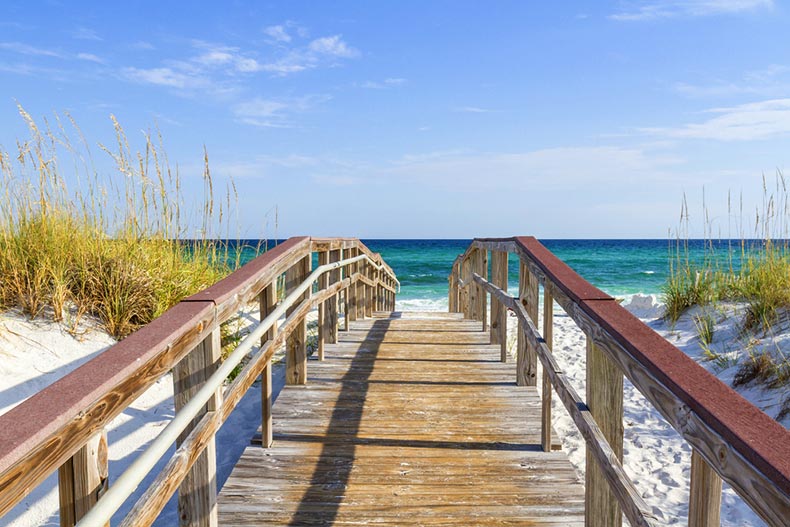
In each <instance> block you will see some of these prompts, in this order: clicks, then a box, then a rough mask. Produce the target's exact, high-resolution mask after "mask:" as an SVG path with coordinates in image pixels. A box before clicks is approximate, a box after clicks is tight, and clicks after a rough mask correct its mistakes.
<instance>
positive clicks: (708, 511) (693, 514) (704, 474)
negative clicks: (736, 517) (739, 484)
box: [689, 450, 722, 527]
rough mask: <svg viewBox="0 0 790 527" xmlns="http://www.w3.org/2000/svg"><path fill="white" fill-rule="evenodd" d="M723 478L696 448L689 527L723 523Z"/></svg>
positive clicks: (693, 457)
mask: <svg viewBox="0 0 790 527" xmlns="http://www.w3.org/2000/svg"><path fill="white" fill-rule="evenodd" d="M721 488H722V483H721V478H720V477H719V475H718V474H716V472H715V471H714V470H713V469H712V468H710V465H708V464H707V463H706V462H705V460H704V459H702V456H700V455H699V454H698V453H697V451H696V450H692V452H691V489H690V491H689V527H718V526H719V525H721Z"/></svg>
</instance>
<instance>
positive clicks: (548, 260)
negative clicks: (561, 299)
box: [513, 236, 614, 303]
mask: <svg viewBox="0 0 790 527" xmlns="http://www.w3.org/2000/svg"><path fill="white" fill-rule="evenodd" d="M513 240H514V241H515V242H516V245H517V246H518V247H519V248H521V249H522V250H523V251H524V252H525V253H526V254H527V255H528V256H529V257H530V259H531V260H532V261H534V262H535V263H536V264H537V265H538V267H540V268H541V270H542V271H543V272H544V273H545V274H546V276H548V277H549V278H551V281H552V282H554V283H555V284H556V285H557V286H559V288H560V289H561V290H562V291H563V292H564V293H565V294H566V295H567V296H568V297H569V298H570V299H571V300H573V301H574V302H576V303H579V302H581V301H583V300H614V299H613V298H612V297H611V296H609V295H607V294H606V293H604V292H603V291H601V290H600V289H598V288H597V287H595V286H594V285H592V284H591V283H590V282H588V281H587V280H585V279H584V278H582V277H581V276H579V274H578V273H577V272H576V271H574V270H573V269H571V268H570V266H568V264H566V263H565V262H563V261H562V260H560V259H559V258H557V256H555V255H554V253H552V252H551V251H549V250H548V249H547V248H546V247H545V246H544V245H543V244H542V243H540V242H539V241H538V240H537V239H536V238H535V237H534V236H517V237H515V238H513Z"/></svg>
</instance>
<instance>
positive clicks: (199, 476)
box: [173, 328, 222, 527]
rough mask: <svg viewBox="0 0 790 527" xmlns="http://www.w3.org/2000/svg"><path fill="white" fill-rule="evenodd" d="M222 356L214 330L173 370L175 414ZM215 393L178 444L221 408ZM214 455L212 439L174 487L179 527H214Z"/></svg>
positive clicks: (215, 487) (215, 515)
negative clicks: (175, 487) (176, 488)
mask: <svg viewBox="0 0 790 527" xmlns="http://www.w3.org/2000/svg"><path fill="white" fill-rule="evenodd" d="M221 354H222V345H221V343H220V330H219V328H217V329H215V330H214V331H213V332H212V333H211V335H209V336H208V337H207V338H206V339H205V340H204V341H203V342H202V343H201V344H200V345H199V346H198V347H196V348H195V349H194V350H192V351H191V352H190V353H189V355H187V356H186V357H184V358H183V359H182V360H181V362H179V363H178V364H176V366H175V367H174V368H173V393H174V395H173V397H174V400H175V409H176V412H178V411H179V410H180V409H181V408H183V407H184V405H186V404H187V403H188V402H189V400H190V399H191V398H192V396H193V395H194V394H195V393H197V391H198V390H199V389H200V388H201V387H202V386H203V384H205V382H206V381H207V380H208V378H209V377H211V374H212V373H214V372H215V371H216V370H217V368H219V364H220V360H221ZM221 404H222V403H221V393H220V391H219V390H217V392H216V393H215V394H214V396H213V397H212V398H211V399H209V401H208V402H207V403H206V405H205V406H204V408H203V410H202V411H201V412H200V413H199V414H198V415H196V416H195V419H194V420H193V421H192V424H191V425H190V426H188V427H187V428H186V429H185V430H184V431H183V432H182V433H181V434H180V435H179V437H178V440H177V441H176V445H179V446H180V445H181V444H182V443H183V442H184V441H185V440H186V438H187V436H188V435H189V433H190V432H191V431H192V430H193V429H194V427H195V426H196V425H197V423H198V422H199V420H200V419H201V418H202V417H203V415H205V414H206V413H208V412H214V411H216V410H217V409H218V408H219V407H220V405H221ZM216 500H217V452H216V445H215V440H214V437H213V436H212V437H211V438H210V439H207V441H206V445H205V449H204V450H203V452H202V453H201V454H200V455H199V456H197V458H196V459H195V461H194V463H193V464H192V467H191V468H190V469H189V471H188V472H187V473H186V474H185V477H184V479H183V481H182V482H181V485H179V487H178V517H179V524H180V525H181V527H216V525H217V501H216Z"/></svg>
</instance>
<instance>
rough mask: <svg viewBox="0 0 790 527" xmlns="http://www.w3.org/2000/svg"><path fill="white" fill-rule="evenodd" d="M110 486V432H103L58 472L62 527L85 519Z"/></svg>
mask: <svg viewBox="0 0 790 527" xmlns="http://www.w3.org/2000/svg"><path fill="white" fill-rule="evenodd" d="M107 483H108V479H107V432H102V433H101V434H98V435H96V436H94V437H92V438H91V439H90V440H89V441H88V442H87V443H86V444H85V445H84V446H83V447H82V448H80V449H79V450H78V451H77V453H76V454H74V455H73V456H72V457H71V458H70V459H69V460H68V461H66V462H65V463H64V464H63V465H62V466H61V467H60V468H59V469H58V495H59V498H60V525H61V527H72V526H73V525H74V524H75V523H77V521H79V520H80V519H81V518H82V517H83V516H85V514H86V513H87V512H88V510H90V508H91V507H93V505H94V504H95V503H96V501H97V500H98V499H99V497H100V496H101V495H102V493H103V492H104V491H105V490H106V489H107ZM107 525H108V526H109V523H107Z"/></svg>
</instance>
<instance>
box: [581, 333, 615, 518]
mask: <svg viewBox="0 0 790 527" xmlns="http://www.w3.org/2000/svg"><path fill="white" fill-rule="evenodd" d="M587 406H588V407H589V409H590V413H591V414H592V416H593V418H594V419H595V422H596V423H597V424H598V427H599V428H600V429H601V432H603V434H604V437H606V440H607V441H608V442H609V445H610V446H611V447H612V451H613V452H614V454H615V456H617V459H618V460H620V461H621V462H622V460H623V374H622V372H621V371H620V370H619V369H618V368H617V365H615V364H614V363H613V362H612V361H611V360H609V358H608V357H607V356H606V354H605V353H604V352H603V351H602V350H601V349H600V348H598V347H597V346H596V345H595V344H593V341H592V338H591V337H590V336H589V335H588V336H587ZM584 513H585V525H590V526H595V527H615V526H616V527H620V526H621V525H622V524H623V514H622V510H621V509H620V504H619V503H618V502H617V498H616V497H615V495H614V493H613V492H612V490H611V488H610V487H609V485H608V483H607V481H606V477H605V476H604V473H603V471H602V470H601V468H600V467H599V466H598V463H597V462H596V461H595V459H594V457H593V454H592V452H591V450H590V446H589V445H587V464H586V469H585V509H584Z"/></svg>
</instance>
